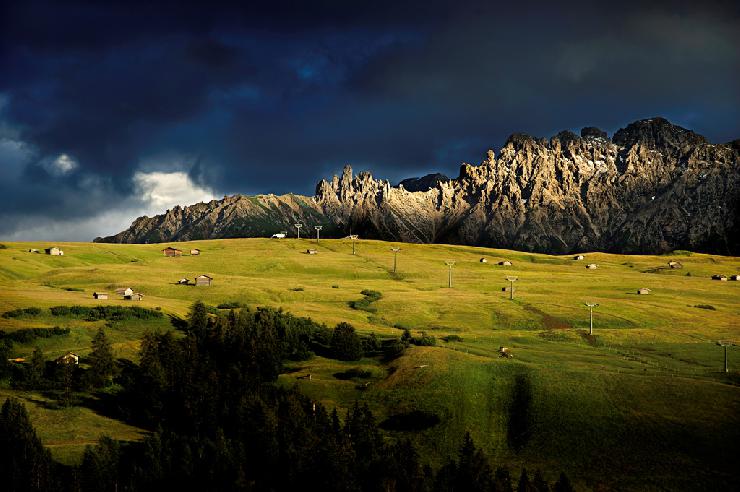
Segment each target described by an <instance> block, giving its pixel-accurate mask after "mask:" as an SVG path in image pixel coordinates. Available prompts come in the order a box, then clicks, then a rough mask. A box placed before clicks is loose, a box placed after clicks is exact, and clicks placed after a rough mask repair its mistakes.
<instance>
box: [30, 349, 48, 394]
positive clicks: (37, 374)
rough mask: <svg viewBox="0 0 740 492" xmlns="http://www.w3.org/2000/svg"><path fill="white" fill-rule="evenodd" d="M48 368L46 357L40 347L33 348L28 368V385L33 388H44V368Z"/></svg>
mask: <svg viewBox="0 0 740 492" xmlns="http://www.w3.org/2000/svg"><path fill="white" fill-rule="evenodd" d="M45 369H46V359H45V358H44V353H43V352H42V351H41V349H40V348H38V347H36V348H35V349H33V355H32V356H31V365H30V366H29V368H28V387H29V388H32V389H42V388H43V386H44V384H43V383H44V370H45Z"/></svg>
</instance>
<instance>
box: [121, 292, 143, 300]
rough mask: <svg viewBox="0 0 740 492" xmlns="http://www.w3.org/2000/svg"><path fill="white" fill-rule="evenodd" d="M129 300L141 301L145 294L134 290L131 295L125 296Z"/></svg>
mask: <svg viewBox="0 0 740 492" xmlns="http://www.w3.org/2000/svg"><path fill="white" fill-rule="evenodd" d="M123 298H124V299H126V300H127V301H140V300H142V299H144V294H142V293H141V292H134V293H132V294H131V295H127V296H123Z"/></svg>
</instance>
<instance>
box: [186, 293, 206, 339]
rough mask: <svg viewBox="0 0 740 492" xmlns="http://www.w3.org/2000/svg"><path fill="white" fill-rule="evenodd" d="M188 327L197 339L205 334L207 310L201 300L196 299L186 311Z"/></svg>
mask: <svg viewBox="0 0 740 492" xmlns="http://www.w3.org/2000/svg"><path fill="white" fill-rule="evenodd" d="M188 328H190V332H191V333H193V334H194V335H195V337H196V338H197V339H199V340H202V339H203V338H205V336H206V332H207V330H208V312H207V311H206V305H205V304H203V301H196V302H195V303H193V306H192V307H191V308H190V313H188Z"/></svg>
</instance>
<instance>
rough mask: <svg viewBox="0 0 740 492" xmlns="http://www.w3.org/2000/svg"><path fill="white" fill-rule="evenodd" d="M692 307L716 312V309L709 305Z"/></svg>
mask: <svg viewBox="0 0 740 492" xmlns="http://www.w3.org/2000/svg"><path fill="white" fill-rule="evenodd" d="M694 307H695V308H699V309H709V310H710V311H716V310H717V308H716V307H714V306H712V305H711V304H697V305H696V306H694Z"/></svg>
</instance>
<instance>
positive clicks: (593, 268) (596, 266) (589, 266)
mask: <svg viewBox="0 0 740 492" xmlns="http://www.w3.org/2000/svg"><path fill="white" fill-rule="evenodd" d="M598 267H599V266H598V265H597V264H596V263H589V264H588V265H586V268H588V269H589V270H596V269H597V268H598Z"/></svg>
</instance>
